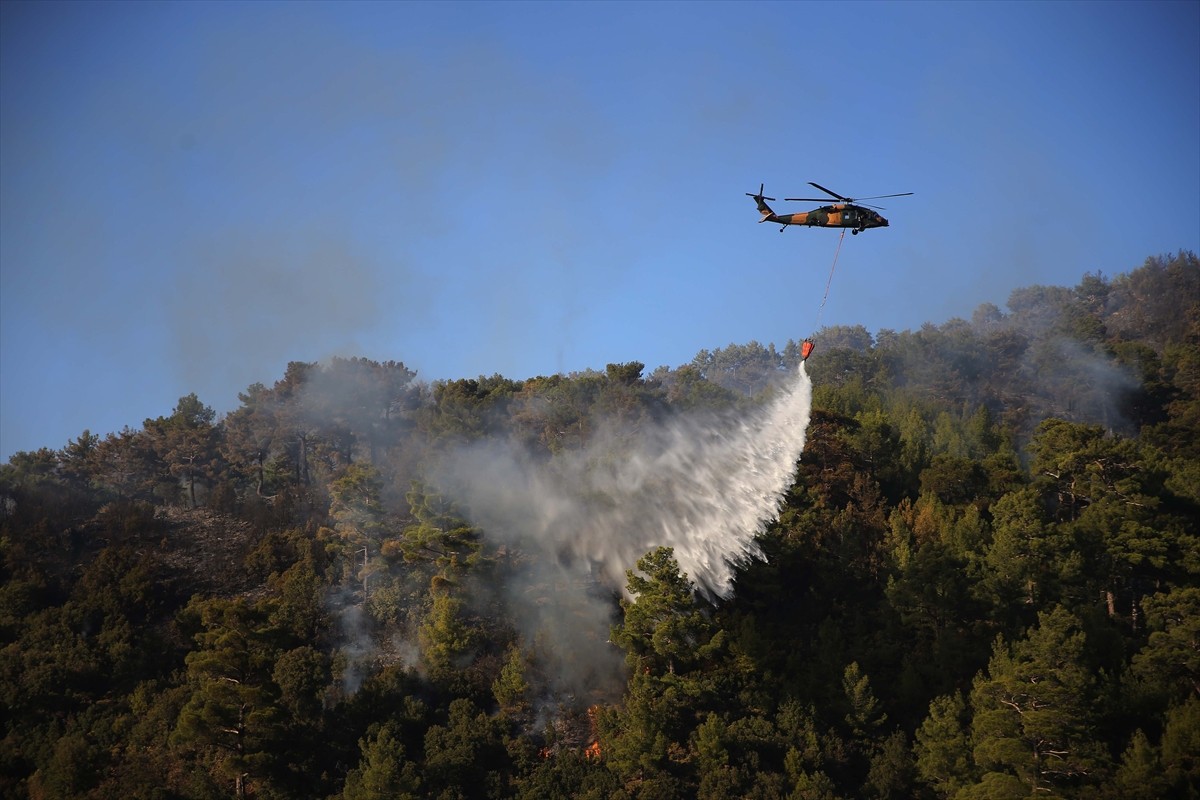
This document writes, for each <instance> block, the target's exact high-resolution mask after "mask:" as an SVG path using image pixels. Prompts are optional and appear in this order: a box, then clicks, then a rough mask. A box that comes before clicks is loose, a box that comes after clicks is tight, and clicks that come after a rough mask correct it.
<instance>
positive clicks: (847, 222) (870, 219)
mask: <svg viewBox="0 0 1200 800" xmlns="http://www.w3.org/2000/svg"><path fill="white" fill-rule="evenodd" d="M760 222H777V223H779V224H780V225H807V226H808V227H811V228H851V229H853V231H854V232H855V233H858V232H859V231H865V230H866V229H867V228H886V227H887V226H888V221H887V220H886V219H884V218H883V217H882V216H881V215H879V214H878V213H876V212H874V211H872V210H871V209H869V208H863V207H862V206H856V205H850V204H848V203H835V204H833V205H830V206H821V207H820V208H816V209H813V210H812V211H801V212H799V213H797V214H771V215H770V216H764V217H763V218H762V219H761V220H760Z"/></svg>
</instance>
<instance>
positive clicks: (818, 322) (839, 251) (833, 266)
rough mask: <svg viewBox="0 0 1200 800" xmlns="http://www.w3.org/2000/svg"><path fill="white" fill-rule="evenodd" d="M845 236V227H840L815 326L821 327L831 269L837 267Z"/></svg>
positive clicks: (831, 275)
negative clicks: (840, 233) (840, 232)
mask: <svg viewBox="0 0 1200 800" xmlns="http://www.w3.org/2000/svg"><path fill="white" fill-rule="evenodd" d="M845 238H846V229H845V228H842V235H841V236H840V237H839V238H838V246H837V250H836V251H835V252H834V254H833V264H832V265H830V267H829V279H828V280H826V281H825V296H824V297H822V298H821V307H820V308H818V309H817V327H816V330H820V329H821V314H822V312H824V311H825V301H826V300H828V299H829V287H830V285H831V284H832V283H833V271H834V270H835V269H837V261H838V256H839V255H841V252H842V240H843V239H845Z"/></svg>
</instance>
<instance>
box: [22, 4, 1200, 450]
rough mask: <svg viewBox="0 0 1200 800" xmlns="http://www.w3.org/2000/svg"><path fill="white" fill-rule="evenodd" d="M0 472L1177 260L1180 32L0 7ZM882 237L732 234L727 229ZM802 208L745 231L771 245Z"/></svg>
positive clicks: (826, 13)
mask: <svg viewBox="0 0 1200 800" xmlns="http://www.w3.org/2000/svg"><path fill="white" fill-rule="evenodd" d="M0 36H2V40H0V112H2V113H0V458H2V459H7V458H8V457H9V456H11V455H12V453H14V452H16V451H19V450H33V449H37V448H38V447H42V446H48V447H52V448H59V447H62V446H64V445H65V444H67V442H68V441H69V440H71V439H73V438H75V437H77V436H78V435H79V434H80V433H81V432H82V431H83V430H85V429H90V430H91V431H92V432H94V433H100V434H106V433H109V432H113V431H118V430H120V429H121V428H122V427H123V426H125V425H129V426H131V427H134V428H137V427H139V426H140V425H141V423H142V422H143V420H145V419H146V418H147V417H157V416H160V415H165V414H169V413H170V412H171V409H172V408H173V407H174V405H175V404H176V402H177V401H178V399H179V398H180V397H181V396H183V395H186V394H188V393H190V392H196V393H197V394H198V395H199V396H200V399H201V400H202V401H204V402H205V403H207V404H208V405H210V406H212V407H213V408H215V409H217V410H218V411H220V412H225V411H229V410H232V409H233V408H235V407H236V406H237V405H238V400H237V393H238V392H239V391H242V390H244V389H245V388H246V387H247V386H249V385H250V384H252V383H255V382H263V383H266V384H268V385H270V384H271V383H273V382H274V381H275V380H277V379H279V378H280V377H282V375H283V372H284V369H285V368H286V365H287V363H288V362H289V361H294V360H298V361H319V360H323V359H327V358H330V357H332V356H335V355H342V356H365V357H368V358H373V359H377V360H386V359H395V360H399V361H403V362H405V363H406V364H407V365H408V366H409V367H411V368H413V369H416V370H417V371H418V377H419V378H421V379H424V380H436V379H442V378H461V377H476V376H478V375H491V374H494V373H500V374H503V375H505V376H507V377H510V378H517V379H520V378H526V377H531V376H534V375H539V374H552V373H555V372H571V371H576V370H585V369H588V368H593V369H600V370H602V369H604V366H605V365H606V364H608V363H612V362H626V361H635V360H636V361H641V362H643V363H645V364H646V365H647V370H648V371H649V370H652V369H654V368H655V367H657V366H660V365H667V366H672V367H674V366H678V365H680V364H684V363H687V362H688V361H690V360H691V359H692V357H693V356H694V355H695V354H696V353H697V352H698V351H699V350H701V349H706V348H707V349H713V348H716V347H723V346H726V345H728V344H731V343H737V344H745V343H747V342H750V341H752V340H757V341H759V342H763V343H767V342H774V343H776V344H778V345H783V344H784V343H785V342H786V341H787V340H789V339H797V340H798V339H801V338H803V337H804V336H806V335H808V334H810V333H812V332H813V331H814V329H815V328H816V327H817V326H818V324H823V325H838V324H862V325H864V326H866V327H867V328H868V329H869V330H871V331H872V332H877V331H878V330H880V329H884V328H890V329H894V330H904V329H909V328H916V327H918V326H920V325H921V324H922V323H924V322H933V323H937V324H940V323H942V322H944V321H946V320H947V319H950V318H951V317H955V316H962V317H969V316H970V314H971V312H972V311H973V310H974V309H975V307H976V306H978V305H979V304H980V303H983V302H993V303H996V304H997V305H1000V306H1001V307H1003V306H1004V303H1005V301H1006V300H1007V298H1008V296H1009V293H1010V292H1011V291H1012V289H1014V288H1017V287H1021V286H1028V285H1032V284H1048V285H1066V286H1074V285H1075V284H1077V283H1078V282H1079V280H1080V278H1081V277H1082V276H1083V275H1084V274H1085V273H1088V272H1101V273H1103V274H1105V275H1107V276H1110V277H1111V276H1113V275H1115V274H1118V273H1121V272H1127V271H1130V270H1132V269H1135V268H1137V267H1138V266H1140V265H1141V264H1142V263H1143V261H1144V260H1145V259H1146V258H1147V257H1148V256H1152V255H1158V254H1163V253H1173V252H1175V251H1178V250H1181V249H1182V250H1193V251H1197V250H1200V3H1197V2H1170V3H1153V2H1149V3H1140V2H1139V3H1120V2H1100V3H1088V2H1061V3H1059V2H1036V3H1021V2H1002V3H994V4H993V3H965V2H963V3H949V2H938V3H919V2H896V3H882V4H876V3H869V2H849V3H827V2H811V3H749V2H738V3H728V4H726V3H717V2H708V3H669V2H637V3H634V2H604V3H550V2H536V3H502V2H487V3H452V2H439V3H428V4H427V3H408V2H405V3H401V2H396V3H370V4H361V5H356V4H351V3H331V4H322V3H312V4H308V3H298V2H295V3H282V4H272V3H264V2H255V3H246V4H239V3H234V2H220V3H217V2H211V3H162V4H160V3H151V2H137V3H130V4H120V3H101V2H88V3H74V4H73V3H66V2H55V3H29V4H27V3H21V2H13V0H7V1H6V2H4V3H3V4H0ZM807 181H816V182H817V183H820V184H822V185H824V186H828V187H830V188H832V189H834V190H835V191H838V192H840V193H842V194H846V195H850V196H866V195H877V194H890V193H894V192H907V191H911V192H915V194H914V195H913V196H912V197H906V198H896V199H892V200H883V201H879V202H880V204H882V205H884V206H886V207H887V210H886V211H885V212H884V215H885V216H887V217H888V218H889V219H890V220H891V222H892V227H891V228H889V229H886V230H872V231H867V232H866V233H864V234H863V235H861V236H856V237H850V236H847V237H846V239H845V242H844V244H843V246H842V250H841V255H840V258H839V260H838V265H837V273H836V274H835V276H834V279H833V284H832V289H831V292H830V296H829V301H828V304H827V305H826V307H825V309H824V311H823V313H822V315H821V317H820V320H819V321H818V318H817V311H818V308H819V306H820V301H821V296H822V294H823V292H824V288H825V282H826V278H827V277H828V273H829V268H830V264H831V261H832V259H833V255H834V252H835V250H836V247H837V243H838V236H839V233H840V232H839V231H834V230H819V229H790V230H788V231H786V232H785V233H783V234H780V233H778V232H777V229H776V228H775V227H773V226H770V225H757V224H755V223H756V220H757V214H756V212H755V210H754V205H753V202H752V201H751V200H750V199H749V198H747V197H746V196H745V195H744V194H743V193H744V192H747V191H752V190H754V189H756V188H757V187H758V185H759V183H760V182H765V183H766V188H767V194H769V195H773V196H775V197H778V198H781V199H782V198H784V197H797V196H815V195H814V194H813V192H812V189H811V188H810V187H808V185H807ZM815 205H817V204H815V203H808V204H804V203H783V202H780V203H778V204H776V205H775V210H776V211H779V212H781V213H783V212H787V211H799V210H806V209H807V208H811V207H813V206H815Z"/></svg>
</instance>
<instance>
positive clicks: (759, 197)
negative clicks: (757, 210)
mask: <svg viewBox="0 0 1200 800" xmlns="http://www.w3.org/2000/svg"><path fill="white" fill-rule="evenodd" d="M764 186H766V184H763V183H760V184H759V185H758V194H755V193H754V192H746V197H753V198H754V199H755V201H756V202H759V203H761V202H762V201H763V200H770V201H771V202H772V203H774V202H775V198H774V197H766V196H765V195H763V187H764Z"/></svg>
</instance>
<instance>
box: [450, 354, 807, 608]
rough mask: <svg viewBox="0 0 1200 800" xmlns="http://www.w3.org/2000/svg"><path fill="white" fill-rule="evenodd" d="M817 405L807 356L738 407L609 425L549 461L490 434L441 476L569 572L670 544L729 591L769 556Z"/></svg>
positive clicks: (608, 572)
mask: <svg viewBox="0 0 1200 800" xmlns="http://www.w3.org/2000/svg"><path fill="white" fill-rule="evenodd" d="M811 405H812V382H811V380H810V379H809V377H808V374H807V372H806V370H805V366H804V364H803V363H801V364H800V368H799V369H798V371H797V372H796V374H795V378H794V380H791V381H790V382H788V383H787V384H785V385H783V386H781V387H780V388H779V389H778V390H777V394H776V396H775V397H774V398H772V399H771V400H770V401H769V402H768V403H766V404H765V405H763V406H760V407H758V408H755V409H751V410H749V411H742V412H739V413H737V414H723V415H717V414H712V413H705V414H680V415H678V416H675V417H672V418H670V419H669V420H667V421H665V422H663V423H658V424H647V423H643V425H642V426H641V427H640V428H639V429H638V430H637V431H636V433H632V432H630V431H628V430H621V429H620V427H619V426H617V425H610V426H608V427H607V428H604V429H602V430H600V431H598V433H597V434H596V435H595V436H594V437H593V438H592V440H591V441H590V442H589V444H588V445H587V447H585V448H584V449H582V450H580V451H574V452H571V453H566V454H559V455H558V456H556V457H555V458H553V459H551V460H550V461H549V462H545V461H538V460H535V459H534V458H532V457H531V456H530V455H529V454H528V453H526V452H525V451H524V450H523V449H521V448H518V447H517V446H515V445H511V444H496V443H489V444H482V445H477V446H474V447H471V448H469V449H468V450H466V451H464V452H460V453H459V454H457V456H456V457H454V458H451V459H450V460H448V462H447V463H446V464H445V465H444V468H443V470H442V474H441V475H440V476H439V480H438V482H439V483H440V484H441V485H442V487H443V490H444V491H446V492H447V494H449V495H450V496H451V497H453V498H454V499H455V500H456V501H458V502H459V503H460V504H462V506H463V507H464V508H465V509H466V511H467V513H468V514H469V516H470V517H471V519H472V522H474V523H475V524H476V525H478V526H479V527H480V528H481V529H482V530H483V531H484V533H485V535H487V536H489V537H496V538H498V539H499V540H501V541H504V542H506V543H509V544H511V545H514V546H516V547H518V548H519V549H521V550H523V551H525V552H533V553H537V552H541V553H542V554H544V555H546V556H549V557H552V558H547V559H546V560H547V561H550V562H552V563H556V564H557V565H558V568H559V569H562V570H564V571H565V572H567V573H574V574H575V575H578V574H580V572H581V571H582V572H585V573H586V572H589V571H591V572H599V573H600V574H599V577H601V578H602V579H603V580H604V582H605V583H607V584H609V585H610V586H612V587H614V588H620V587H623V586H624V583H625V579H624V576H625V570H626V569H629V568H631V567H632V566H633V565H634V564H635V563H636V562H637V560H638V559H639V558H641V556H642V555H644V554H645V553H646V552H648V551H649V550H652V549H654V548H655V547H659V546H664V545H665V546H669V547H672V548H674V551H675V558H676V560H677V561H678V563H679V566H680V568H681V570H683V571H684V572H685V573H686V574H687V575H688V577H689V578H690V579H691V580H692V581H693V582H694V583H695V584H696V585H697V587H698V588H699V589H700V590H701V591H703V592H705V593H706V594H708V595H709V596H713V597H722V598H723V597H727V596H728V595H729V593H730V592H731V591H732V587H733V570H734V566H735V565H736V564H737V563H739V562H742V561H744V560H746V559H748V558H753V557H757V556H759V555H760V554H761V553H760V550H759V548H758V545H757V543H756V537H757V536H758V534H760V533H762V531H763V530H764V529H765V527H766V525H767V524H768V523H769V522H770V521H771V520H773V519H774V518H775V517H776V515H777V513H778V511H779V505H780V503H781V501H782V498H783V495H784V493H785V492H786V491H787V489H788V487H789V486H790V485H791V482H792V480H793V478H794V475H795V469H796V461H797V459H798V458H799V457H800V452H801V450H802V449H803V447H804V439H805V433H806V431H807V429H808V422H809V416H810V411H811Z"/></svg>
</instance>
